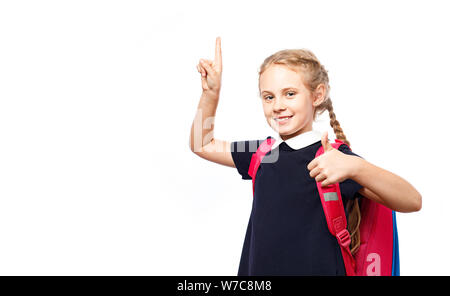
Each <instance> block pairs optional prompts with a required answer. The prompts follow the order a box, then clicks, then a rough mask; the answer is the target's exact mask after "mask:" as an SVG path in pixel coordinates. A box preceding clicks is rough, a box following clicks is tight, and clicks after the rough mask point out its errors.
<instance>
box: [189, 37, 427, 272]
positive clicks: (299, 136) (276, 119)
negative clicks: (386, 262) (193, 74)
mask: <svg viewBox="0 0 450 296" xmlns="http://www.w3.org/2000/svg"><path fill="white" fill-rule="evenodd" d="M197 70H198V71H199V73H200V74H201V84H202V89H203V93H202V96H201V98H200V102H199V105H198V109H197V115H196V118H195V119H194V122H193V124H192V127H191V135H190V148H191V150H192V151H193V152H194V153H195V154H197V155H198V156H200V157H202V158H204V159H207V160H209V161H213V162H216V163H219V164H222V165H226V166H230V167H236V168H237V170H238V172H239V174H240V175H241V176H242V179H251V177H250V176H249V174H248V169H249V165H250V160H251V157H252V154H253V152H255V151H256V149H257V147H258V146H259V144H260V143H261V142H262V141H263V140H264V139H260V140H252V141H237V142H227V141H223V140H219V139H216V138H214V127H213V123H214V115H215V112H216V108H217V104H218V100H219V93H220V87H221V76H222V56H221V40H220V37H217V39H216V51H215V58H214V61H210V60H203V59H201V60H200V63H199V64H198V65H197ZM329 90H330V86H329V83H328V74H327V71H326V70H325V68H324V67H323V65H322V64H321V63H320V62H319V60H318V59H317V58H316V56H315V55H314V54H313V53H312V52H310V51H309V50H305V49H292V50H281V51H279V52H277V53H275V54H273V55H271V56H269V57H268V58H266V59H265V60H264V62H263V64H262V65H261V67H260V71H259V91H260V96H261V102H262V104H263V110H264V116H265V118H266V120H267V123H268V124H269V125H270V126H271V127H272V128H273V129H274V130H275V131H276V132H277V136H276V137H275V139H276V142H275V144H274V145H273V146H272V150H271V151H269V152H268V153H267V154H266V156H265V158H264V159H263V161H262V163H261V165H260V167H259V170H258V171H257V175H256V178H255V191H254V199H253V205H252V211H251V215H250V220H249V224H248V228H247V233H246V237H245V241H244V246H243V250H242V255H241V260H240V265H239V271H238V275H345V266H344V263H343V258H342V254H341V251H340V248H339V245H338V243H337V241H336V238H335V237H334V236H332V235H331V234H330V232H329V231H328V228H327V223H326V219H325V215H324V212H323V208H322V205H321V202H320V197H319V193H318V190H317V186H316V181H319V182H322V186H327V185H329V184H333V183H337V182H339V185H340V190H341V194H342V199H343V203H344V206H345V207H346V215H347V219H348V225H349V226H348V228H349V232H350V233H351V251H352V253H354V252H355V251H356V250H357V249H358V246H359V230H358V229H359V228H358V226H359V220H360V217H361V216H360V212H359V205H358V199H359V198H369V199H372V200H374V201H376V202H378V203H381V204H383V205H385V206H386V207H388V208H390V209H392V210H395V211H398V212H413V211H419V210H420V208H421V205H422V197H421V195H420V193H419V192H417V190H416V189H415V188H414V187H413V186H412V185H411V184H409V183H408V182H407V181H406V180H404V179H402V178H401V177H399V176H397V175H395V174H393V173H391V172H389V171H386V170H384V169H382V168H380V167H377V166H375V165H373V164H371V163H369V162H367V161H366V160H364V159H363V158H361V157H359V156H358V155H357V154H355V153H353V152H352V151H351V150H350V149H349V146H350V144H349V141H348V140H347V138H346V136H345V134H344V132H343V130H342V128H341V127H340V125H339V122H338V121H337V120H336V115H335V113H334V111H333V106H332V103H331V99H330V96H329ZM325 110H327V111H328V113H329V116H330V125H331V127H332V128H333V130H334V133H335V134H336V137H337V139H340V140H342V141H343V142H344V143H346V144H347V145H348V146H347V145H341V146H340V148H339V149H334V148H333V147H332V146H331V144H330V143H329V141H328V135H327V133H326V132H325V133H324V134H323V135H321V133H320V132H318V131H315V130H313V129H312V124H313V120H314V119H315V118H316V116H317V114H321V113H322V112H324V111H325ZM268 138H269V137H268ZM321 145H322V146H324V149H325V153H324V154H323V155H321V156H319V157H318V158H315V153H316V151H317V150H318V148H319V147H320V146H321ZM270 156H272V157H270ZM267 160H269V161H267Z"/></svg>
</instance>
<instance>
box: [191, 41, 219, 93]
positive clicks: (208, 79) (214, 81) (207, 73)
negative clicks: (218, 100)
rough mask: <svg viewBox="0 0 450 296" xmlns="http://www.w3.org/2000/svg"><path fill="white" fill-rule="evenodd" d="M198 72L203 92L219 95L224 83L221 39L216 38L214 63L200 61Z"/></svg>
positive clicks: (205, 60) (204, 60)
mask: <svg viewBox="0 0 450 296" xmlns="http://www.w3.org/2000/svg"><path fill="white" fill-rule="evenodd" d="M197 70H198V72H199V73H200V74H201V79H202V89H203V91H211V92H214V93H215V94H217V95H218V94H219V92H220V87H221V82H222V49H221V39H220V37H217V38H216V51H215V56H214V61H211V60H207V59H200V62H199V63H198V65H197Z"/></svg>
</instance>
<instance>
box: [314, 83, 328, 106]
mask: <svg viewBox="0 0 450 296" xmlns="http://www.w3.org/2000/svg"><path fill="white" fill-rule="evenodd" d="M325 94H326V87H325V85H324V84H323V83H320V84H319V85H318V86H317V87H316V90H315V91H314V93H313V105H314V107H317V106H319V105H320V104H322V103H323V101H324V100H325Z"/></svg>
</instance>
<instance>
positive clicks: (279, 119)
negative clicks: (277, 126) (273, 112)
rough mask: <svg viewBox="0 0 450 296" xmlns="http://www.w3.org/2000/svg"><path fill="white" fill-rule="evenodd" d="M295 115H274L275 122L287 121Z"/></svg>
mask: <svg viewBox="0 0 450 296" xmlns="http://www.w3.org/2000/svg"><path fill="white" fill-rule="evenodd" d="M293 116H294V115H291V116H281V117H274V118H273V120H275V122H285V121H288V120H289V119H291V118H292V117H293Z"/></svg>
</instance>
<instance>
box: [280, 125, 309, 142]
mask: <svg viewBox="0 0 450 296" xmlns="http://www.w3.org/2000/svg"><path fill="white" fill-rule="evenodd" d="M310 131H312V127H308V128H304V129H300V130H298V131H297V132H295V133H293V134H290V135H280V138H281V139H282V140H283V141H286V140H288V139H290V138H293V137H295V136H298V135H300V134H303V133H306V132H310Z"/></svg>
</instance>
